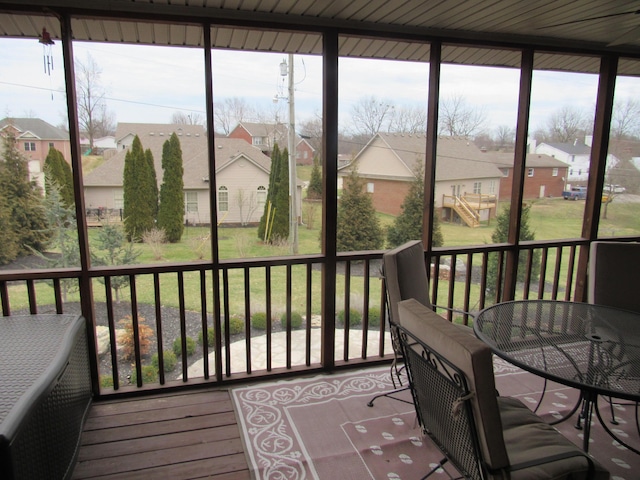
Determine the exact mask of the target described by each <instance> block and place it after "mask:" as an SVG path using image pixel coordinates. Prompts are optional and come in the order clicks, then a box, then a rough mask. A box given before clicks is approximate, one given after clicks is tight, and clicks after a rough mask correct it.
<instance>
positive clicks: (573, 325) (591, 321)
mask: <svg viewBox="0 0 640 480" xmlns="http://www.w3.org/2000/svg"><path fill="white" fill-rule="evenodd" d="M473 329H474V331H475V333H476V335H477V336H478V338H480V339H481V340H482V341H484V342H485V343H486V344H487V345H489V347H490V348H491V349H492V350H493V352H494V353H495V354H496V355H498V356H499V357H501V358H503V359H505V360H506V361H508V362H510V363H512V364H514V365H516V366H518V367H520V368H522V369H523V370H526V371H528V372H531V373H533V374H535V375H538V376H540V377H543V378H545V379H548V380H552V381H554V382H557V383H560V384H563V385H567V386H570V387H575V388H576V389H579V390H580V393H581V400H582V416H583V418H584V439H583V450H585V451H588V446H589V434H590V428H591V419H592V414H593V411H594V410H595V412H596V416H597V418H598V420H599V421H600V423H601V424H602V426H603V428H604V429H605V430H606V431H607V433H608V434H609V435H611V436H612V437H614V438H616V437H615V435H614V434H613V432H611V430H610V429H609V428H608V427H607V426H606V424H605V422H604V421H603V420H602V417H601V415H600V411H599V410H598V403H597V397H598V395H605V396H608V397H613V398H618V399H625V400H631V401H634V402H638V401H640V314H639V313H635V312H629V311H626V310H620V309H617V308H612V307H605V306H602V305H592V304H588V303H577V302H564V301H556V300H519V301H511V302H504V303H498V304H496V305H492V306H490V307H487V308H485V309H484V310H482V311H481V312H480V313H479V314H478V315H477V317H476V319H475V321H474V324H473ZM579 403H580V402H579ZM576 409H577V405H576ZM576 409H574V411H573V412H575V410H576ZM573 412H571V414H570V415H572V414H573ZM636 417H637V415H636ZM578 422H580V420H578ZM578 426H579V423H578ZM616 440H618V441H619V442H620V443H621V444H623V445H624V446H625V447H627V448H629V449H630V450H632V451H634V452H635V453H638V454H640V451H638V450H637V449H635V448H633V447H631V446H629V445H627V444H626V443H624V442H622V441H621V440H620V439H618V438H616Z"/></svg>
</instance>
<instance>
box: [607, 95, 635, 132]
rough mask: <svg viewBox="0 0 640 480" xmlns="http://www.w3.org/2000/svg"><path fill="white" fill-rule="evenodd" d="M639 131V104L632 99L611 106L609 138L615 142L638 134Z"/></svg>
mask: <svg viewBox="0 0 640 480" xmlns="http://www.w3.org/2000/svg"><path fill="white" fill-rule="evenodd" d="M639 130H640V102H638V100H636V99H634V98H631V97H629V98H627V99H625V100H622V101H619V102H616V103H615V104H614V105H613V118H612V119H611V136H612V137H613V138H615V139H617V140H619V139H622V138H625V137H631V136H635V135H637V134H638V131H639Z"/></svg>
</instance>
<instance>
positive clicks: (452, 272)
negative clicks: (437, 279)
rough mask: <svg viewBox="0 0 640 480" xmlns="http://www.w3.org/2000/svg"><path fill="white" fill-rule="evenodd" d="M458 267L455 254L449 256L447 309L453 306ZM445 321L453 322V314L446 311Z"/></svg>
mask: <svg viewBox="0 0 640 480" xmlns="http://www.w3.org/2000/svg"><path fill="white" fill-rule="evenodd" d="M457 266H458V256H457V255H456V254H453V255H451V263H450V264H449V298H448V300H447V307H449V308H451V307H452V306H453V305H454V304H455V296H454V295H455V292H454V290H455V286H456V273H457V270H458V269H457V268H456V267H457ZM447 320H449V321H450V322H451V321H452V320H453V312H452V311H451V310H447Z"/></svg>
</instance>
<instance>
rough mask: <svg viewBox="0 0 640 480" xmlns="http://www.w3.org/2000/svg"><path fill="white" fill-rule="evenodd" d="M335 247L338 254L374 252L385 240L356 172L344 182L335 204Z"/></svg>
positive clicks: (371, 204)
mask: <svg viewBox="0 0 640 480" xmlns="http://www.w3.org/2000/svg"><path fill="white" fill-rule="evenodd" d="M337 228H338V232H337V247H338V251H340V252H349V251H357V250H377V249H380V248H382V246H383V244H384V237H383V232H382V228H381V227H380V221H379V220H378V217H377V216H376V212H375V210H374V208H373V202H372V201H371V197H370V196H369V194H367V192H365V191H364V182H363V180H362V179H361V178H360V177H359V176H358V173H357V171H356V170H353V171H352V172H351V174H350V175H349V176H348V177H346V178H345V179H344V187H343V190H342V196H341V198H340V202H339V203H338V225H337Z"/></svg>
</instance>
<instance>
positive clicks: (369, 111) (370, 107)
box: [351, 96, 394, 138]
mask: <svg viewBox="0 0 640 480" xmlns="http://www.w3.org/2000/svg"><path fill="white" fill-rule="evenodd" d="M393 108H394V107H393V105H391V104H390V103H389V102H387V101H384V100H378V99H377V98H376V97H374V96H369V97H363V98H361V99H360V100H359V101H358V102H357V103H356V104H355V105H354V106H353V107H352V108H351V120H352V122H353V128H354V129H355V133H356V134H360V135H367V136H369V138H370V137H373V136H374V135H375V134H376V133H378V132H380V131H383V130H384V128H383V127H384V126H385V125H386V126H387V129H388V126H389V120H390V117H391V115H392V111H393Z"/></svg>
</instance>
